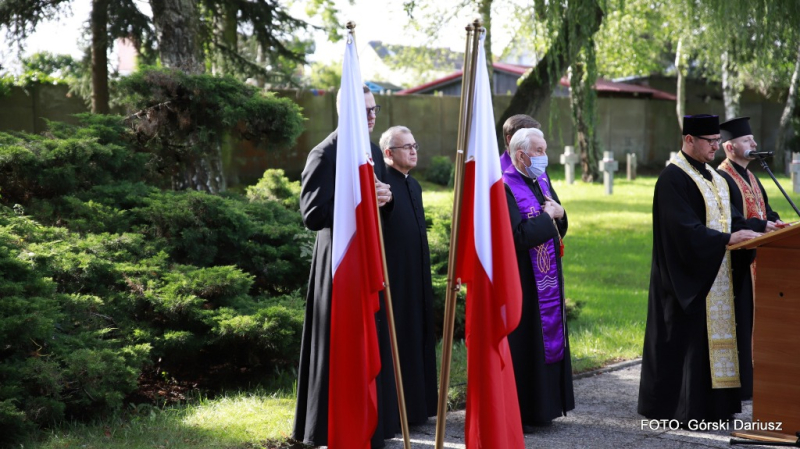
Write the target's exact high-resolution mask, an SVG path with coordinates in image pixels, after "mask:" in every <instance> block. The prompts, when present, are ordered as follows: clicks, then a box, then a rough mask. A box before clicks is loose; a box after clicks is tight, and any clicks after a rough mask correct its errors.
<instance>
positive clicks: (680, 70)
mask: <svg viewBox="0 0 800 449" xmlns="http://www.w3.org/2000/svg"><path fill="white" fill-rule="evenodd" d="M675 71H676V72H677V85H676V86H675V97H676V99H675V114H677V115H678V127H679V128H680V129H681V133H682V132H683V116H684V115H686V112H685V111H686V61H685V56H684V54H683V38H682V37H681V38H678V48H677V49H676V50H675Z"/></svg>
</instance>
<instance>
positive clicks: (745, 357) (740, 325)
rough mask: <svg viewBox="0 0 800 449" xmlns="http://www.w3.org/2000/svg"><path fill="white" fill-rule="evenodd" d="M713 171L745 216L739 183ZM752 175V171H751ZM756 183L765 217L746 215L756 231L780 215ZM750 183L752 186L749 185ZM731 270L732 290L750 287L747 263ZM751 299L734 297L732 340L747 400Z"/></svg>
mask: <svg viewBox="0 0 800 449" xmlns="http://www.w3.org/2000/svg"><path fill="white" fill-rule="evenodd" d="M730 164H731V166H732V167H733V168H734V169H735V170H736V171H737V172H738V173H739V175H741V176H742V178H743V179H744V180H745V182H746V183H747V185H750V175H749V174H748V170H747V169H746V168H745V167H742V166H741V165H739V164H737V163H736V162H733V161H730ZM717 172H718V173H719V174H720V175H721V176H722V177H723V178H725V181H727V182H728V188H729V189H730V191H731V205H732V206H733V207H735V208H736V210H738V211H739V213H740V214H741V215H742V216H744V217H746V216H745V211H744V202H743V200H742V192H741V190H739V186H738V185H737V184H736V181H734V180H733V178H732V177H731V175H729V174H728V173H727V172H725V171H722V170H717ZM754 177H755V175H754ZM755 178H756V183H757V184H758V189H760V190H761V195H762V196H763V197H764V205H765V206H766V211H765V214H766V220H761V219H759V218H757V217H753V218H746V221H747V226H748V227H749V228H750V229H752V230H754V231H756V232H764V230H765V229H766V228H767V220H769V221H776V220H780V218H781V217H780V216H779V215H778V213H777V212H775V211H773V210H772V208H771V207H769V199H768V198H767V192H766V191H765V190H764V186H763V185H761V180H759V179H758V178H757V177H755ZM751 187H752V186H751ZM733 270H734V273H733V276H734V278H735V279H740V280H741V284H740V285H739V286H738V287H737V288H736V289H734V291H736V290H742V291H743V290H745V289H748V288H749V289H752V288H753V279H752V277H751V276H750V266H749V265H746V264H742V263H738V264H736V265H734V267H733ZM752 338H753V302H752V301H750V302H748V301H736V343H737V345H738V346H739V372H740V374H741V380H742V390H741V393H742V399H743V400H748V399H750V398H752V397H753V359H752V354H753V340H752Z"/></svg>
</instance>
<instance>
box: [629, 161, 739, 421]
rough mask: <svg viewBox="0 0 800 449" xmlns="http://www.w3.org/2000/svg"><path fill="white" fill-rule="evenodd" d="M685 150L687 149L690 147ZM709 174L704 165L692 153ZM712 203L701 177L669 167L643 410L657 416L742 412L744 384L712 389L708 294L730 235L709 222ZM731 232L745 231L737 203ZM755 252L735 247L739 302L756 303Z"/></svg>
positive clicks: (657, 199)
mask: <svg viewBox="0 0 800 449" xmlns="http://www.w3.org/2000/svg"><path fill="white" fill-rule="evenodd" d="M684 156H685V153H684ZM685 157H686V159H687V161H689V163H690V164H692V165H693V166H694V167H695V168H697V169H698V170H699V171H700V173H701V174H703V176H704V177H706V179H709V180H710V179H711V174H710V173H708V171H707V170H706V169H705V166H704V164H702V163H700V162H697V161H695V160H694V159H692V158H691V157H689V156H685ZM705 207H706V202H705V199H704V198H703V195H702V194H701V193H700V190H699V189H698V188H697V185H696V184H695V182H694V181H693V180H692V179H691V178H690V177H689V175H687V174H686V173H684V171H683V170H682V169H681V168H680V167H678V166H676V165H674V164H670V165H668V166H667V167H666V168H665V169H664V171H662V172H661V175H660V176H659V177H658V181H657V182H656V187H655V193H654V196H653V257H652V265H651V270H650V293H649V299H648V306H647V324H646V328H645V336H644V350H643V354H642V373H641V379H640V383H639V404H638V412H639V413H640V414H642V415H644V416H646V417H647V418H650V419H677V420H679V421H680V422H682V423H684V424H686V423H688V422H689V421H690V420H692V419H695V420H707V421H716V420H720V419H727V418H730V417H731V416H732V415H733V414H734V413H739V412H740V411H741V401H740V394H741V392H740V389H739V388H718V389H713V388H711V367H710V361H709V350H708V331H707V325H706V297H707V296H708V292H709V291H710V290H711V285H712V284H713V283H714V280H715V279H716V277H717V274H718V272H719V268H720V265H721V264H722V258H723V257H724V256H725V247H726V245H727V244H728V241H729V240H730V234H727V233H723V232H719V231H715V230H713V229H709V228H708V227H706V209H705ZM730 213H731V217H732V224H731V228H732V232H735V231H739V230H741V229H746V228H747V226H746V225H747V224H746V222H745V220H744V217H742V215H741V214H740V213H738V212H737V211H736V209H735V208H733V207H730ZM752 255H753V251H744V250H739V251H732V252H731V266H732V268H733V269H734V274H735V275H739V277H738V278H737V277H734V278H733V279H732V281H733V283H734V285H733V293H734V301H735V302H740V301H746V302H750V303H752V300H753V298H752V291H751V290H749V289H747V288H742V285H743V283H742V279H741V276H740V273H741V272H742V270H741V266H742V265H744V266H746V265H748V264H749V263H750V260H752V259H751V258H752Z"/></svg>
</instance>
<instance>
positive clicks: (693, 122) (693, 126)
mask: <svg viewBox="0 0 800 449" xmlns="http://www.w3.org/2000/svg"><path fill="white" fill-rule="evenodd" d="M687 134H691V135H693V136H709V135H713V134H719V116H718V115H708V114H698V115H684V116H683V135H684V136H685V135H687Z"/></svg>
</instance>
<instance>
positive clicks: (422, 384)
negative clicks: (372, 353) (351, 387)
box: [379, 126, 438, 425]
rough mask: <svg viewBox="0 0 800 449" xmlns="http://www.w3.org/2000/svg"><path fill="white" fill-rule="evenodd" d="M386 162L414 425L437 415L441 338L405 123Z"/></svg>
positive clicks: (387, 230) (392, 260)
mask: <svg viewBox="0 0 800 449" xmlns="http://www.w3.org/2000/svg"><path fill="white" fill-rule="evenodd" d="M379 145H380V148H381V150H382V151H383V156H384V161H385V162H386V178H384V180H385V181H386V182H387V183H388V184H389V186H391V188H392V198H393V199H392V202H393V203H394V208H393V210H392V216H391V218H389V219H387V220H385V221H384V226H383V237H384V247H385V249H386V264H387V268H388V271H389V287H390V288H391V292H392V307H393V310H394V319H395V323H396V326H395V328H396V331H397V349H398V352H399V353H400V367H401V369H402V375H403V390H404V393H405V401H406V413H407V416H408V423H409V424H411V425H415V424H424V423H425V422H426V421H427V420H428V417H430V416H436V407H437V401H438V396H437V394H436V391H437V389H436V386H437V385H436V337H435V335H434V331H433V287H432V285H431V258H430V251H429V250H428V232H427V230H426V227H425V211H424V209H423V207H422V188H421V187H420V185H419V183H418V182H417V180H416V179H414V178H413V177H412V176H411V175H409V174H408V173H409V171H411V170H412V169H413V168H414V167H416V166H417V152H418V151H419V145H418V144H417V142H416V140H415V139H414V136H413V135H412V134H411V131H410V130H409V129H408V128H406V127H405V126H393V127H391V128H389V129H388V130H386V132H384V133H383V135H382V136H381V139H380V141H379Z"/></svg>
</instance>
